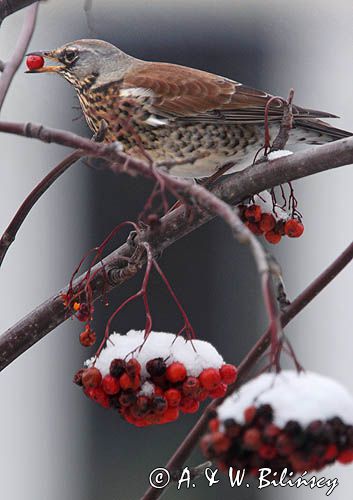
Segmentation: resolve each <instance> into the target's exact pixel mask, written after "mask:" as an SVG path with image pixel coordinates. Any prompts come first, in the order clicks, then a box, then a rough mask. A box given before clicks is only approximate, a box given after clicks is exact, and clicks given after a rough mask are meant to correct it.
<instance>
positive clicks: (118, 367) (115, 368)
mask: <svg viewBox="0 0 353 500" xmlns="http://www.w3.org/2000/svg"><path fill="white" fill-rule="evenodd" d="M125 368H126V363H125V361H124V360H123V359H113V361H112V362H111V363H110V369H109V371H110V375H112V376H113V377H116V378H119V377H120V376H121V375H122V374H123V373H124V372H125Z"/></svg>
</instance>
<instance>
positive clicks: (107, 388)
mask: <svg viewBox="0 0 353 500" xmlns="http://www.w3.org/2000/svg"><path fill="white" fill-rule="evenodd" d="M102 387H103V390H104V392H105V393H106V394H109V395H113V394H117V393H118V392H119V391H120V385H119V382H118V379H117V378H115V377H113V376H112V375H106V376H105V377H104V378H103V380H102Z"/></svg>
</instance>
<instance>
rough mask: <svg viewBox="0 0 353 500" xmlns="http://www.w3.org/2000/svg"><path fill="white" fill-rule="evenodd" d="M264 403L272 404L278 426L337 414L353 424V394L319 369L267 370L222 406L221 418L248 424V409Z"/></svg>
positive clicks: (305, 422) (344, 420)
mask: <svg viewBox="0 0 353 500" xmlns="http://www.w3.org/2000/svg"><path fill="white" fill-rule="evenodd" d="M263 404H267V405H271V406H272V409H273V412H274V414H273V423H274V424H275V425H277V426H278V427H284V425H285V424H286V423H287V422H289V421H290V420H295V421H297V422H298V423H299V424H301V425H302V426H306V425H308V424H310V422H312V421H314V420H317V419H321V420H328V419H330V418H333V417H340V418H341V419H342V421H343V422H345V423H346V424H353V398H352V397H351V395H350V394H349V393H348V391H347V390H346V389H345V388H344V387H343V386H342V385H340V384H339V383H338V382H336V381H334V380H332V379H331V378H328V377H325V376H323V375H319V374H317V373H312V372H300V373H297V372H295V371H290V370H284V371H282V372H280V373H277V374H274V373H264V374H262V375H260V376H259V377H256V378H254V379H253V380H251V381H250V382H248V383H247V384H244V385H243V386H242V387H241V388H240V390H239V391H238V392H237V393H234V394H233V395H231V396H230V397H229V398H227V399H226V400H225V401H224V402H223V403H222V404H221V405H220V406H219V407H218V409H217V412H218V418H219V419H220V421H225V420H227V419H228V418H233V419H236V421H237V422H239V423H240V424H244V411H245V410H246V409H247V408H249V407H252V406H255V407H259V406H261V405H263Z"/></svg>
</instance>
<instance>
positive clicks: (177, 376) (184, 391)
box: [74, 332, 237, 427]
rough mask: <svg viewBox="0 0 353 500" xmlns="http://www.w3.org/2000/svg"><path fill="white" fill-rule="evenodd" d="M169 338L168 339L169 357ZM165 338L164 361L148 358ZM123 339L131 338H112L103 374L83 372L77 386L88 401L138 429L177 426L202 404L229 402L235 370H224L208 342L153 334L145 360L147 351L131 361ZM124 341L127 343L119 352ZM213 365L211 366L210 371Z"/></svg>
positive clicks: (102, 365) (101, 361)
mask: <svg viewBox="0 0 353 500" xmlns="http://www.w3.org/2000/svg"><path fill="white" fill-rule="evenodd" d="M133 333H135V334H136V333H139V335H134V337H135V339H134V340H136V339H137V338H140V339H142V337H141V335H142V332H133ZM166 335H167V336H168V337H169V338H168V340H169V345H168V347H169V353H168V356H166V346H167V344H166V337H165V336H166ZM160 336H162V338H161V340H162V342H161V344H162V349H161V351H162V354H163V355H162V356H158V357H151V358H149V354H148V353H149V352H152V353H154V354H155V352H156V349H158V343H159V338H160ZM123 337H129V335H127V336H119V335H117V334H113V335H112V336H111V337H110V339H111V340H112V339H113V340H112V341H115V342H116V343H115V345H114V346H110V347H107V348H106V349H104V350H103V351H102V354H101V358H102V359H100V358H98V360H97V364H96V365H97V366H99V367H100V368H98V367H97V366H96V365H94V363H91V361H89V362H88V364H89V365H90V366H89V367H88V368H86V369H81V370H79V371H78V372H77V373H76V375H75V377H74V382H75V383H76V384H78V385H80V386H82V387H83V389H84V393H85V394H86V395H87V396H88V397H89V398H91V399H92V400H94V401H96V402H97V403H98V404H100V405H101V406H103V407H105V408H112V409H116V410H118V411H119V413H120V415H121V416H122V417H123V418H124V419H125V420H126V421H127V422H129V423H131V424H134V425H136V426H138V427H144V426H147V425H152V424H164V423H168V422H172V421H174V420H176V419H177V418H178V417H179V414H180V412H182V413H195V412H196V411H197V410H198V409H199V406H200V402H202V401H204V400H205V399H206V398H208V397H210V398H219V397H222V396H224V395H225V394H226V391H227V386H228V385H229V384H232V383H234V382H235V380H236V377H237V370H236V368H235V366H233V365H229V364H225V363H224V362H223V359H222V358H221V357H220V356H219V354H218V353H217V351H216V350H215V349H214V348H213V347H212V346H211V345H210V344H208V343H207V342H203V341H199V340H194V341H192V342H191V341H185V339H182V338H179V337H175V336H174V335H172V334H161V333H157V332H152V333H151V334H150V335H149V337H148V339H147V341H146V350H147V354H146V353H145V354H143V353H144V349H145V348H144V347H142V348H141V350H140V351H139V350H135V352H133V353H131V356H129V359H128V357H126V356H125V352H126V339H124V338H123ZM130 337H131V335H130ZM119 341H120V343H121V344H122V343H124V346H123V345H121V346H120V347H121V348H120V349H119ZM163 341H164V342H163ZM173 342H174V343H173ZM135 343H136V342H135ZM149 344H150V345H149ZM192 344H193V345H194V347H193V345H192ZM108 346H109V344H108ZM124 347H125V350H124ZM198 347H199V348H200V352H198V351H197V349H198ZM194 349H195V350H194ZM119 351H120V352H121V353H122V354H121V357H114V358H112V359H110V358H109V355H110V353H111V354H113V353H114V355H116V354H117V353H118V352H119ZM141 353H142V354H141ZM208 354H210V356H207V355H208ZM215 354H216V355H215ZM124 356H125V357H124ZM183 358H185V359H184V362H183V361H182V359H183ZM109 359H110V361H109V369H108V370H107V362H108V360H109ZM208 362H209V364H210V366H208V367H207V363H208ZM212 365H215V366H212ZM195 370H196V371H195Z"/></svg>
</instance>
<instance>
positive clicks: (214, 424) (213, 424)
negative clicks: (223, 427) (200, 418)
mask: <svg viewBox="0 0 353 500" xmlns="http://www.w3.org/2000/svg"><path fill="white" fill-rule="evenodd" d="M208 428H209V430H210V432H217V431H218V430H219V420H218V418H211V420H210V421H209V422H208Z"/></svg>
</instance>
